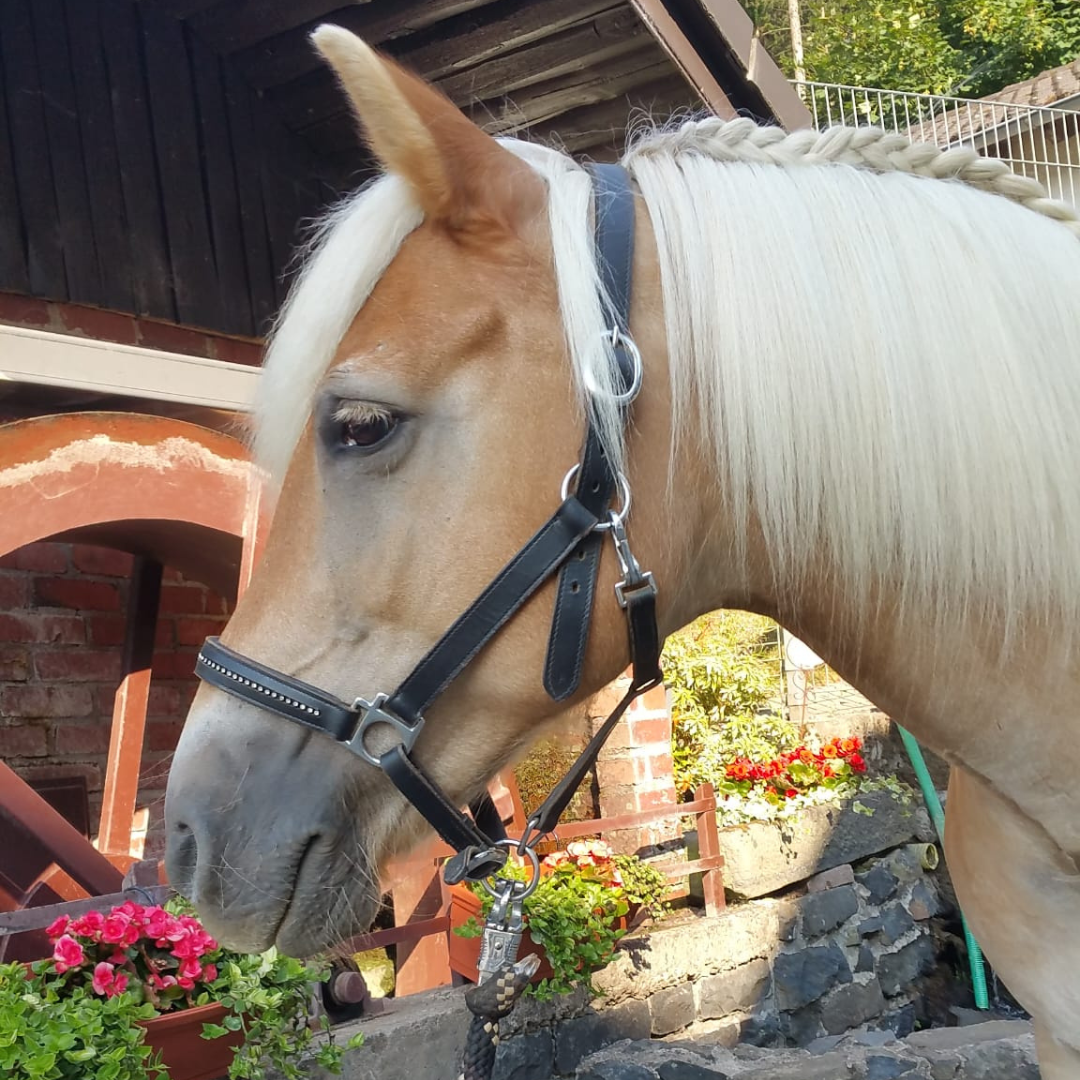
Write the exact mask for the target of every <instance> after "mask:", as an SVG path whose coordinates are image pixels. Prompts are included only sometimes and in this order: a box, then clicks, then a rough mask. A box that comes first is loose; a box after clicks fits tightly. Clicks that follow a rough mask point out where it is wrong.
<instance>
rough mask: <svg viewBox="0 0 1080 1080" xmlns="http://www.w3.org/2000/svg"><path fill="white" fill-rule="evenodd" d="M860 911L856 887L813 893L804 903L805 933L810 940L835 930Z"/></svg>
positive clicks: (843, 887)
mask: <svg viewBox="0 0 1080 1080" xmlns="http://www.w3.org/2000/svg"><path fill="white" fill-rule="evenodd" d="M858 910H859V898H858V897H857V896H856V895H855V889H854V886H851V885H844V886H842V887H841V888H839V889H827V890H826V891H825V892H820V893H812V894H811V895H809V896H807V897H806V899H805V900H803V902H802V919H803V933H804V934H805V935H806V936H807V937H810V938H814V937H820V936H821V935H822V934H827V933H828V932H829V931H830V930H835V929H836V928H837V927H838V926H839V925H840V924H841V923H843V922H846V921H847V920H848V919H850V918H851V916H852V915H854V914H855V912H857V911H858Z"/></svg>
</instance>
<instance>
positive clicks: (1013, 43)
mask: <svg viewBox="0 0 1080 1080" xmlns="http://www.w3.org/2000/svg"><path fill="white" fill-rule="evenodd" d="M746 7H747V10H748V12H749V13H750V15H751V17H752V18H753V19H754V21H755V23H756V25H757V27H758V31H759V34H760V36H761V38H762V42H763V44H764V45H765V47H766V48H767V49H768V50H769V51H770V53H771V54H772V55H773V56H774V57H775V58H776V60H777V62H778V63H779V64H780V66H781V67H782V68H783V69H784V70H785V71H786V72H787V73H788V74H789V75H791V74H794V67H795V65H794V60H793V57H792V49H791V32H790V24H789V19H788V0H748V2H747V4H746ZM801 15H802V23H803V38H804V50H805V60H804V65H805V67H806V70H807V75H808V77H809V78H810V79H813V80H816V81H819V82H830V83H845V84H848V85H853V86H872V87H881V88H883V89H886V90H909V91H913V92H916V93H933V94H956V95H960V96H964V97H981V96H983V95H985V94H990V93H993V92H994V91H995V90H1000V89H1001V88H1002V87H1003V86H1007V85H1009V84H1010V83H1013V82H1019V81H1021V80H1023V79H1027V78H1030V77H1031V76H1032V75H1036V74H1038V72H1040V71H1045V70H1046V69H1048V68H1053V67H1058V66H1059V65H1061V64H1066V63H1069V62H1071V61H1072V60H1074V59H1076V58H1077V56H1080V4H1078V3H1077V2H1076V0H941V2H933V0H891V2H889V0H803V2H802V3H801Z"/></svg>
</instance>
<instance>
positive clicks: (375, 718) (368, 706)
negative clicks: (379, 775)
mask: <svg viewBox="0 0 1080 1080" xmlns="http://www.w3.org/2000/svg"><path fill="white" fill-rule="evenodd" d="M386 702H387V695H386V694H376V695H375V700H374V701H366V700H365V699H364V698H357V699H356V700H355V701H354V702H353V708H354V709H355V710H356V711H357V712H358V713H360V714H361V716H360V720H359V722H358V723H357V725H356V730H355V731H354V732H353V735H352V738H351V739H349V741H348V742H347V743H345V744H344V745H345V746H347V747H348V748H349V749H350V750H351V751H352V752H353V753H354V754H356V756H357V757H360V758H363V759H364V761H366V762H368V764H370V765H374V766H375V767H376V768H378V767H379V759H378V758H377V757H376V756H375V755H374V754H373V753H372V752H371V751H370V750H368V748H367V747H366V746H365V745H364V739H365V737H366V736H367V733H368V732H369V731H370V730H371V729H372V728H373V727H376V726H378V725H379V724H384V725H386V726H387V727H391V728H393V729H394V731H395V732H396V734H397V735H398V741H399V742H400V743H401V745H402V746H403V747H404V748H405V753H409V751H410V750H412V748H413V744H414V743H415V742H416V740H417V737H418V736H419V735H420V732H421V731H422V730H423V727H424V721H423V718H421V719H419V720H417V721H416V723H415V724H409V723H407V722H406V721H404V720H402V719H401V717H400V716H397V715H395V714H394V713H392V712H390V711H389V710H387V709H384V708H383V706H384V705H385V704H386ZM383 752H384V753H385V751H383Z"/></svg>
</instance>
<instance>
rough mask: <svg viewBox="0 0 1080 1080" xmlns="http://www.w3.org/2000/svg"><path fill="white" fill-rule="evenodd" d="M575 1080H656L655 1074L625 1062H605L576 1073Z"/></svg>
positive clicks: (642, 1067) (640, 1066) (650, 1070)
mask: <svg viewBox="0 0 1080 1080" xmlns="http://www.w3.org/2000/svg"><path fill="white" fill-rule="evenodd" d="M577 1080H656V1073H654V1072H653V1071H652V1069H646V1068H645V1067H644V1066H642V1065H632V1064H631V1063H630V1062H627V1061H605V1062H604V1063H603V1064H602V1065H590V1066H589V1067H588V1068H587V1069H586V1070H585V1072H580V1073H578V1074H577Z"/></svg>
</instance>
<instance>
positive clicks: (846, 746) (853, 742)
mask: <svg viewBox="0 0 1080 1080" xmlns="http://www.w3.org/2000/svg"><path fill="white" fill-rule="evenodd" d="M858 749H859V740H858V739H842V740H841V741H840V753H841V754H843V755H845V756H847V755H848V754H854V753H855V751H856V750H858Z"/></svg>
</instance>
